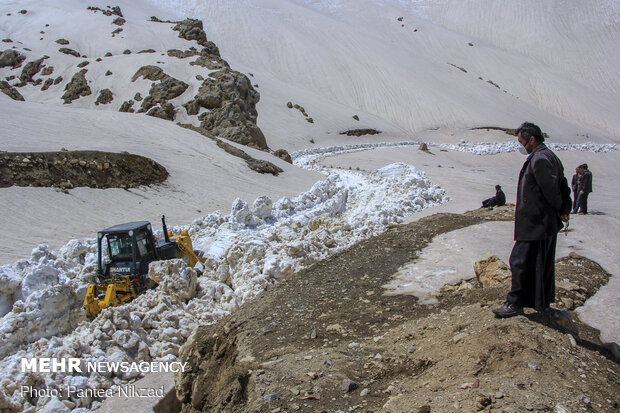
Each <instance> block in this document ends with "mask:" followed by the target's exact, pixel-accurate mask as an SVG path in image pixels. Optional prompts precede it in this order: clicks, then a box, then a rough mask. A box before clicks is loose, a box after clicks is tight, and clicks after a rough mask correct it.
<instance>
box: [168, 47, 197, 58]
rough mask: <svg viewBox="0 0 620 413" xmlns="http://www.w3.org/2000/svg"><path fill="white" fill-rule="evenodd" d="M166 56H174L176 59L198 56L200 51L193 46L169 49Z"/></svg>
mask: <svg viewBox="0 0 620 413" xmlns="http://www.w3.org/2000/svg"><path fill="white" fill-rule="evenodd" d="M168 56H170V57H176V58H177V59H186V58H188V57H192V56H200V52H199V51H198V50H196V49H194V48H191V49H190V50H178V49H171V50H168Z"/></svg>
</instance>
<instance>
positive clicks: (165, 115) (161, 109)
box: [138, 103, 175, 120]
mask: <svg viewBox="0 0 620 413" xmlns="http://www.w3.org/2000/svg"><path fill="white" fill-rule="evenodd" d="M138 112H140V111H138ZM146 114H147V115H149V116H154V117H156V118H160V119H165V120H174V115H175V112H174V106H173V105H172V104H171V103H162V104H161V105H159V106H155V107H154V108H152V109H151V110H149V111H148V112H147V113H146Z"/></svg>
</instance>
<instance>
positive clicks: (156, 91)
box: [132, 66, 189, 120]
mask: <svg viewBox="0 0 620 413" xmlns="http://www.w3.org/2000/svg"><path fill="white" fill-rule="evenodd" d="M140 77H143V78H145V79H148V80H152V81H159V83H154V84H153V85H152V86H151V90H150V91H149V95H148V96H147V97H146V98H145V99H144V101H143V102H142V105H141V107H140V110H139V111H138V112H146V111H148V110H149V109H151V108H152V107H153V106H155V105H157V104H160V105H161V108H159V109H158V110H155V111H151V112H149V114H150V115H151V116H157V117H160V118H162V119H170V120H173V119H174V108H172V110H171V109H170V108H168V107H167V106H166V107H164V104H165V103H166V102H167V101H168V100H170V99H174V98H176V97H179V96H181V95H182V94H183V93H184V92H185V91H186V90H187V88H188V87H189V85H188V84H187V83H185V82H182V81H180V80H178V79H175V78H173V77H171V76H169V75H167V74H166V73H164V71H163V70H162V69H161V68H159V67H157V66H143V67H141V68H140V69H139V70H138V71H137V72H136V74H135V75H133V77H132V81H133V82H135V81H136V80H137V79H138V78H140ZM170 116H172V118H170Z"/></svg>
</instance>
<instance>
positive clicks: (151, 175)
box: [0, 151, 168, 190]
mask: <svg viewBox="0 0 620 413" xmlns="http://www.w3.org/2000/svg"><path fill="white" fill-rule="evenodd" d="M167 178H168V171H166V168H164V167H163V166H161V165H160V164H158V163H157V162H155V161H153V160H152V159H148V158H145V157H143V156H139V155H132V154H130V153H126V152H125V153H112V152H100V151H59V152H0V188H7V187H10V186H33V187H57V188H60V189H62V190H68V189H71V188H76V187H90V188H99V189H106V188H137V187H139V186H141V185H154V184H159V183H162V182H164V181H165V180H166V179H167Z"/></svg>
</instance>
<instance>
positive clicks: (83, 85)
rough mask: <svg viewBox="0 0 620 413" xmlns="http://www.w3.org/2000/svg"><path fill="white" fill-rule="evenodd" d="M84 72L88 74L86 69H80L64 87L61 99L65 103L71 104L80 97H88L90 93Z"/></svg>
mask: <svg viewBox="0 0 620 413" xmlns="http://www.w3.org/2000/svg"><path fill="white" fill-rule="evenodd" d="M86 72H88V70H87V69H82V70H80V71H79V72H77V73H76V74H74V75H73V78H72V79H71V81H70V82H69V84H67V86H66V87H65V93H64V95H62V97H61V99H63V100H64V101H65V103H71V102H72V101H74V100H76V99H79V98H80V97H82V96H88V95H90V94H91V93H92V91H91V90H90V87H89V86H88V82H87V81H86Z"/></svg>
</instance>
